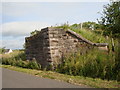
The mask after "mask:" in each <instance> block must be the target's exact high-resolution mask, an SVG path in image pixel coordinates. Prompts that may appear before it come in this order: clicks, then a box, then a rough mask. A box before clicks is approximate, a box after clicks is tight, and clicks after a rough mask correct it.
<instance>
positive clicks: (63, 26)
mask: <svg viewBox="0 0 120 90" xmlns="http://www.w3.org/2000/svg"><path fill="white" fill-rule="evenodd" d="M56 28H62V29H64V30H68V29H69V28H70V27H69V24H66V23H65V24H63V25H61V26H57V27H56Z"/></svg>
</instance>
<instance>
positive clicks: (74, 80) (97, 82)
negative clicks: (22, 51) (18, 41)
mask: <svg viewBox="0 0 120 90" xmlns="http://www.w3.org/2000/svg"><path fill="white" fill-rule="evenodd" d="M0 67H3V68H7V69H10V70H14V71H19V72H24V73H28V74H31V75H35V76H38V77H43V78H50V79H55V80H59V81H65V82H68V83H71V84H75V85H84V86H89V87H94V88H120V82H117V81H107V80H101V79H93V78H88V77H82V76H70V75H65V74H60V73H56V72H52V71H41V70H34V69H25V68H20V67H15V66H11V65H1V66H0Z"/></svg>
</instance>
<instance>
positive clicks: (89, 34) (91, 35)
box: [71, 29, 110, 43]
mask: <svg viewBox="0 0 120 90" xmlns="http://www.w3.org/2000/svg"><path fill="white" fill-rule="evenodd" d="M71 30H73V31H74V32H76V33H78V34H80V35H81V36H83V37H84V38H86V39H88V40H90V41H91V42H94V43H106V42H107V41H109V40H110V39H109V40H106V38H105V37H104V36H103V35H102V33H100V34H97V33H95V32H94V31H89V30H85V29H83V30H81V29H71Z"/></svg>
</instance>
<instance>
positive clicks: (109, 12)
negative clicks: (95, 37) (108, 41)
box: [98, 1, 120, 37]
mask: <svg viewBox="0 0 120 90" xmlns="http://www.w3.org/2000/svg"><path fill="white" fill-rule="evenodd" d="M98 22H99V23H100V24H101V25H102V29H103V30H104V34H105V35H110V33H111V32H112V36H114V37H120V1H118V2H111V3H110V4H107V5H105V6H104V9H103V15H102V17H101V19H100V20H99V21H98Z"/></svg>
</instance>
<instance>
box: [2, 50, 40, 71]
mask: <svg viewBox="0 0 120 90" xmlns="http://www.w3.org/2000/svg"><path fill="white" fill-rule="evenodd" d="M1 59H2V64H5V65H12V66H18V67H23V68H29V69H41V65H40V64H38V63H37V61H36V60H31V61H29V60H26V57H25V53H24V51H18V50H16V51H14V52H12V53H10V54H3V55H2V58H1Z"/></svg>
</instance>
